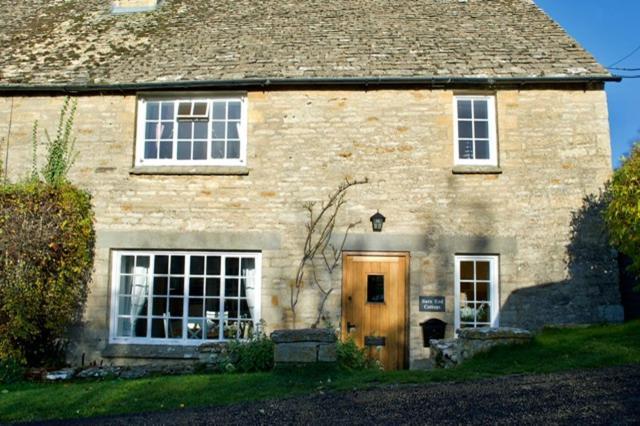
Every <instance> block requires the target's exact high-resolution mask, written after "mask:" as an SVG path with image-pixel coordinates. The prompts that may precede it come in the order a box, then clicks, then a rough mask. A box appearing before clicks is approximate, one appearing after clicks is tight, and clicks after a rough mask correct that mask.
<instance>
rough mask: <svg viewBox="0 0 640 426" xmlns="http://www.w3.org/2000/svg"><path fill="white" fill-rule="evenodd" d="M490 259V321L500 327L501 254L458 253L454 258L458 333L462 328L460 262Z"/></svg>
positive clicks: (455, 311)
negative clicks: (476, 254)
mask: <svg viewBox="0 0 640 426" xmlns="http://www.w3.org/2000/svg"><path fill="white" fill-rule="evenodd" d="M474 260H481V261H489V265H490V273H491V276H490V284H489V292H490V296H491V300H490V301H489V303H490V306H491V318H489V322H490V325H491V327H498V326H499V324H500V288H499V286H500V275H499V274H500V268H499V261H500V259H499V256H495V255H491V256H487V255H478V256H474V255H456V256H455V259H454V264H455V270H454V328H455V333H456V334H457V333H458V330H459V329H460V262H462V261H474Z"/></svg>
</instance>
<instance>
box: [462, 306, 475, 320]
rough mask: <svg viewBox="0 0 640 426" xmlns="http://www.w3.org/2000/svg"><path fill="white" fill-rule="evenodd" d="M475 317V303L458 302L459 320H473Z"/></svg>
mask: <svg viewBox="0 0 640 426" xmlns="http://www.w3.org/2000/svg"><path fill="white" fill-rule="evenodd" d="M475 317H476V309H475V304H473V303H463V302H460V321H468V322H473V321H474V320H475Z"/></svg>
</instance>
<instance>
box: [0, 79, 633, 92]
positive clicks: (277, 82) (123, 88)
mask: <svg viewBox="0 0 640 426" xmlns="http://www.w3.org/2000/svg"><path fill="white" fill-rule="evenodd" d="M620 81H622V77H619V76H615V75H611V74H603V75H588V76H551V77H330V78H324V77H315V78H313V77H312V78H249V79H237V80H194V81H171V82H169V81H167V82H146V83H145V82H141V83H109V84H47V85H43V84H0V94H3V93H11V92H23V93H33V92H35V93H38V92H48V93H68V94H74V93H95V92H131V91H143V90H147V91H154V90H171V89H183V90H188V89H193V90H197V89H249V88H262V89H268V88H278V87H292V86H364V87H366V88H368V87H370V88H374V87H383V86H410V85H420V86H423V85H424V86H427V87H432V88H444V87H452V86H462V87H464V86H488V87H499V86H529V85H555V84H592V83H605V82H620Z"/></svg>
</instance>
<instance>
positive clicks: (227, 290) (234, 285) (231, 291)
mask: <svg viewBox="0 0 640 426" xmlns="http://www.w3.org/2000/svg"><path fill="white" fill-rule="evenodd" d="M224 294H225V296H226V297H234V296H238V280H237V279H232V278H227V279H226V280H225V281H224Z"/></svg>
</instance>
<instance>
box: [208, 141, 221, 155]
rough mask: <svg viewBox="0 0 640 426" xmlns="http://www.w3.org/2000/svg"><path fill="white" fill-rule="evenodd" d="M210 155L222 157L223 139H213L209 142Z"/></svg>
mask: <svg viewBox="0 0 640 426" xmlns="http://www.w3.org/2000/svg"><path fill="white" fill-rule="evenodd" d="M211 157H213V158H224V141H213V143H212V144H211Z"/></svg>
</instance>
